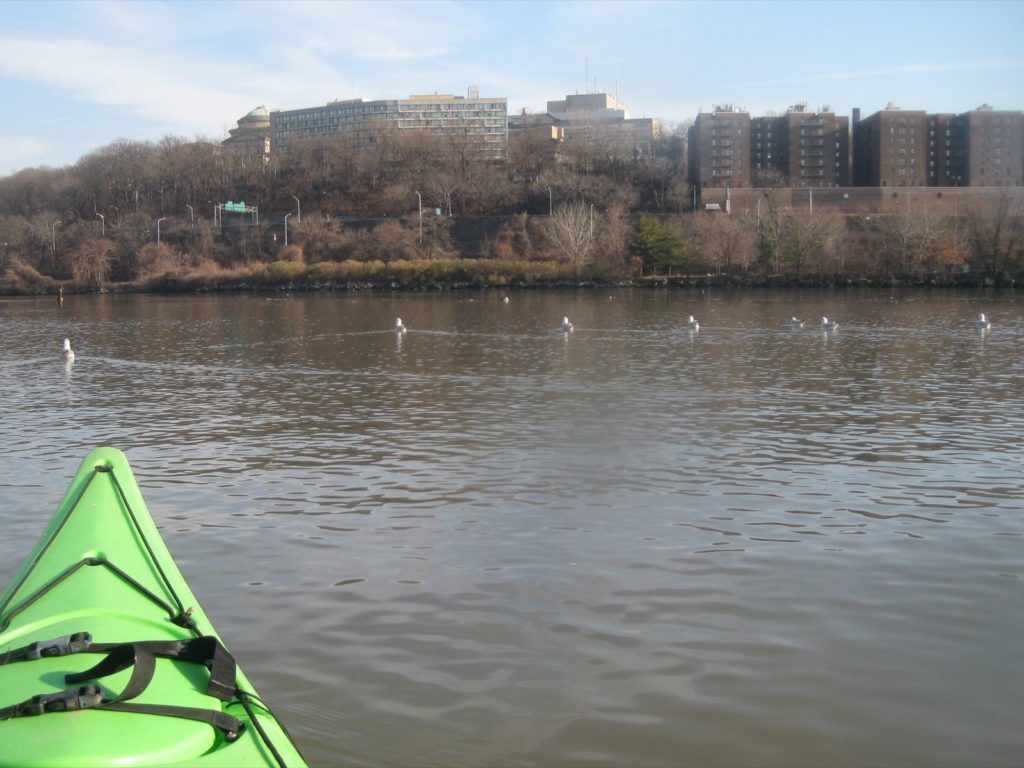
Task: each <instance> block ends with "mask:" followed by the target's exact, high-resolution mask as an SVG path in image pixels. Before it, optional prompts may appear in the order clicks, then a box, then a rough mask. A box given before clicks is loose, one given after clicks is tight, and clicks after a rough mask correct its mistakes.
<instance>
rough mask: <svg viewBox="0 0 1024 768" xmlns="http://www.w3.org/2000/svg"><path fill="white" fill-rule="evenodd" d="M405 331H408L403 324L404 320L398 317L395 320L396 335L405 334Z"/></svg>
mask: <svg viewBox="0 0 1024 768" xmlns="http://www.w3.org/2000/svg"><path fill="white" fill-rule="evenodd" d="M405 331H406V326H404V325H403V324H402V318H400V317H396V318H395V333H405Z"/></svg>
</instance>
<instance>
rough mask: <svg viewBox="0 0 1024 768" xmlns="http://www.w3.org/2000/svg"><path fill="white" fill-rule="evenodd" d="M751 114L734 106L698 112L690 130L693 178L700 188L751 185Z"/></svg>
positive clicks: (692, 180) (691, 175)
mask: <svg viewBox="0 0 1024 768" xmlns="http://www.w3.org/2000/svg"><path fill="white" fill-rule="evenodd" d="M750 127H751V122H750V113H749V112H747V111H746V110H745V109H742V108H739V107H733V106H731V105H724V106H716V107H715V111H714V112H701V113H700V114H699V115H697V119H696V120H695V121H694V123H693V126H692V127H691V128H690V131H689V139H690V140H689V150H690V178H691V182H692V183H693V184H694V185H695V186H698V187H702V188H703V187H712V188H715V187H717V188H719V189H722V188H725V187H732V188H741V187H749V186H750Z"/></svg>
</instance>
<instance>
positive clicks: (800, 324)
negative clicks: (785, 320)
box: [789, 317, 804, 328]
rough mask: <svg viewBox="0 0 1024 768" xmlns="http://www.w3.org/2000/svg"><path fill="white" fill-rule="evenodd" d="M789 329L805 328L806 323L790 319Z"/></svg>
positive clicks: (793, 318)
mask: <svg viewBox="0 0 1024 768" xmlns="http://www.w3.org/2000/svg"><path fill="white" fill-rule="evenodd" d="M789 327H790V328H803V327H804V321H803V320H797V319H796V318H795V317H791V318H789Z"/></svg>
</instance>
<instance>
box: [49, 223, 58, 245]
mask: <svg viewBox="0 0 1024 768" xmlns="http://www.w3.org/2000/svg"><path fill="white" fill-rule="evenodd" d="M58 224H60V222H59V221H55V222H53V224H51V225H50V253H56V252H57V225H58Z"/></svg>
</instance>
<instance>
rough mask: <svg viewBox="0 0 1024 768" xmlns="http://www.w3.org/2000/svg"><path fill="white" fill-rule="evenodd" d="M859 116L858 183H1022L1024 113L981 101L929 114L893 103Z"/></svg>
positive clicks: (855, 179) (856, 132) (856, 133)
mask: <svg viewBox="0 0 1024 768" xmlns="http://www.w3.org/2000/svg"><path fill="white" fill-rule="evenodd" d="M858 118H859V115H858V111H857V110H854V148H853V157H854V177H853V183H854V184H855V185H856V186H860V187H923V186H929V187H1020V186H1024V112H1021V111H1003V110H995V109H992V107H990V106H987V105H983V106H981V107H979V108H978V109H975V110H971V111H970V112H964V113H963V114H959V115H954V114H949V113H937V114H926V113H925V112H923V111H906V110H900V109H899V108H897V107H894V106H892V105H889V106H888V107H887V108H886V109H884V110H882V111H880V112H876V113H875V114H873V115H871V116H870V117H868V118H865V119H864V120H859V119H858Z"/></svg>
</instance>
